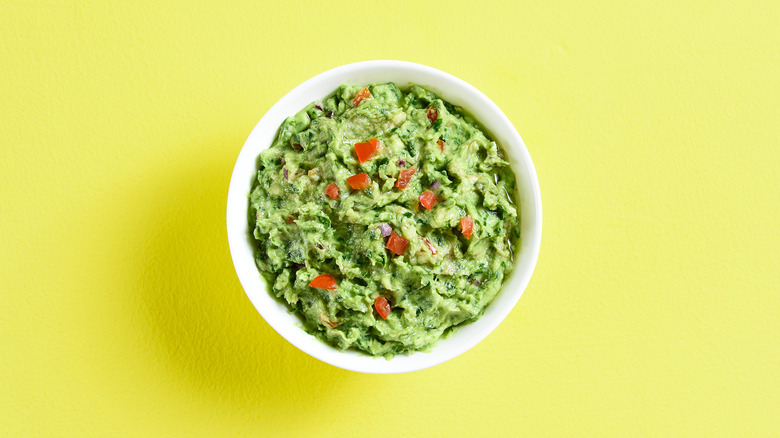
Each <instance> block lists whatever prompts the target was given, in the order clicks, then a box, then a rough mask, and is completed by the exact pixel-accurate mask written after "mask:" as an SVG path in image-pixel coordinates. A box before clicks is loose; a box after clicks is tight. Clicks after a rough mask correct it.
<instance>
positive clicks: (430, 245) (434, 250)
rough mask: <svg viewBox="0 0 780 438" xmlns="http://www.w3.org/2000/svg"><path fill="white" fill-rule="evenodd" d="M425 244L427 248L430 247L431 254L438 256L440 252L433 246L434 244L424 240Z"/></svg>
mask: <svg viewBox="0 0 780 438" xmlns="http://www.w3.org/2000/svg"><path fill="white" fill-rule="evenodd" d="M423 243H425V246H427V247H428V249H429V250H430V251H431V254H433V255H436V254H438V253H439V250H438V249H436V247H435V246H433V243H431V241H430V240H428V239H423Z"/></svg>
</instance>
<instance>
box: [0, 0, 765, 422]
mask: <svg viewBox="0 0 780 438" xmlns="http://www.w3.org/2000/svg"><path fill="white" fill-rule="evenodd" d="M535 3H536V4H532V3H530V2H529V3H528V4H519V3H517V2H515V1H506V2H457V1H449V2H383V3H382V4H376V5H373V4H370V2H366V1H354V2H337V3H333V4H325V3H321V2H311V1H305V2H278V4H276V3H273V4H272V3H269V4H262V3H259V2H250V1H247V2H232V1H231V2H222V1H206V2H191V3H188V2H181V3H177V4H168V3H165V2H148V3H141V2H94V3H93V2H82V1H62V2H57V1H48V0H32V1H15V0H11V1H8V0H6V1H3V2H2V4H1V5H0V9H1V10H2V13H0V142H1V144H2V147H1V148H0V214H1V217H0V221H1V222H0V245H1V246H0V248H2V263H1V264H0V275H1V276H0V283H1V287H2V289H1V290H0V310H2V315H0V435H2V436H166V435H178V436H216V435H229V436H233V435H242V436H263V435H265V436H283V435H282V434H284V433H287V434H290V435H309V436H339V437H341V436H369V434H371V435H376V436H382V435H384V436H411V435H419V436H458V435H469V436H498V435H503V436H634V435H643V436H713V435H722V436H761V435H763V436H769V435H775V436H777V435H778V434H780V419H778V418H779V417H778V406H780V396H779V395H778V394H780V374H779V371H778V370H780V342H779V341H780V324H779V323H778V318H779V317H780V306H779V305H778V304H779V303H780V286H778V284H779V283H780V274H779V273H778V272H779V271H780V259H779V258H778V254H779V253H780V249H779V248H780V231H779V230H778V225H780V220H779V219H778V218H780V55H779V53H780V50H779V49H780V32H779V31H778V29H779V28H780V5H779V4H778V2H769V1H767V2H757V1H747V2H718V1H712V2H711V1H693V2H678V1H662V2H657V1H652V2H650V1H648V2H609V1H597V2H573V1H564V2H561V1H549V2H535ZM366 59H401V60H408V61H415V62H420V63H423V64H428V65H431V66H434V67H437V68H439V69H442V70H444V71H446V72H449V73H452V74H454V75H456V76H458V77H460V78H462V79H464V80H466V81H467V82H470V83H471V84H473V85H474V86H476V87H477V88H479V89H480V90H482V91H483V92H484V93H485V94H487V95H488V96H489V97H491V98H492V99H493V100H494V101H495V102H496V103H497V104H498V105H499V107H501V108H502V109H503V110H504V111H505V112H506V114H507V116H508V117H509V118H510V119H511V120H512V122H513V123H514V124H515V125H516V126H517V128H518V130H519V131H520V133H521V135H522V136H523V138H524V139H525V141H526V143H527V144H528V149H529V150H530V152H531V156H532V157H533V159H534V162H535V164H536V168H537V171H538V173H539V180H540V184H541V188H542V197H543V203H544V236H543V239H542V250H541V255H540V258H539V264H538V266H537V268H536V272H535V274H534V276H533V278H532V280H531V283H530V285H529V287H528V289H527V291H526V293H525V295H524V296H523V298H522V299H521V300H520V302H519V304H518V305H517V307H516V308H515V309H514V310H513V311H512V313H511V314H510V316H509V317H508V318H507V320H506V321H505V322H504V323H503V324H502V325H501V326H500V327H499V328H498V329H497V330H496V331H495V332H494V333H493V334H492V335H491V336H490V337H488V338H487V339H486V340H485V341H484V342H482V343H481V344H480V345H478V346H477V347H475V348H474V349H472V350H471V351H469V352H468V353H466V354H464V355H462V356H461V357H459V358H456V359H454V360H452V361H450V362H448V363H445V364H443V365H440V366H437V367H434V368H432V369H428V370H425V371H421V372H416V373H411V374H405V375H393V376H371V375H363V374H357V373H352V372H347V371H343V370H340V369H336V368H333V367H331V366H329V365H326V364H324V363H321V362H318V361H317V360H315V359H312V358H310V357H308V356H307V355H305V354H304V353H302V352H300V351H298V350H296V349H295V348H294V347H292V346H291V345H289V344H288V343H287V342H286V341H284V340H283V339H282V338H281V337H280V336H278V335H277V334H276V333H275V332H274V331H273V330H272V329H271V328H269V326H268V325H267V324H266V323H265V322H264V321H263V320H262V318H261V317H260V316H259V315H258V314H257V312H256V311H255V309H254V308H253V307H252V305H251V304H250V302H249V300H248V299H247V298H246V296H245V295H244V292H243V291H242V289H241V287H240V285H239V283H238V281H237V279H236V276H235V274H234V272H233V267H232V264H231V261H230V257H229V254H228V249H227V243H226V235H225V229H224V228H225V226H224V217H225V198H226V193H227V186H228V180H229V177H230V173H231V170H232V167H233V163H234V160H235V158H236V156H237V154H238V151H239V149H240V148H241V146H242V144H243V142H244V140H245V139H246V137H247V135H248V134H249V132H250V131H251V129H252V128H253V127H254V125H255V123H256V122H257V121H258V120H259V118H260V117H261V116H262V115H263V113H264V112H265V111H266V110H267V109H268V108H269V107H270V106H271V105H272V104H273V103H274V102H275V101H276V100H277V99H279V98H280V97H281V96H282V95H284V94H285V93H286V92H287V91H289V90H290V89H292V88H293V87H295V86H296V85H298V84H299V83H300V82H302V81H304V80H305V79H307V78H309V77H311V76H314V75H315V74H317V73H320V72H322V71H324V70H327V69H329V68H331V67H335V66H338V65H341V64H345V63H349V62H354V61H359V60H366Z"/></svg>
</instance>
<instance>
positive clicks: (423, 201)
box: [420, 190, 436, 210]
mask: <svg viewBox="0 0 780 438" xmlns="http://www.w3.org/2000/svg"><path fill="white" fill-rule="evenodd" d="M435 204H436V194H435V193H433V192H432V191H430V190H426V191H424V192H422V194H421V195H420V205H422V206H423V207H425V208H427V209H428V210H430V209H431V208H433V206H434V205H435Z"/></svg>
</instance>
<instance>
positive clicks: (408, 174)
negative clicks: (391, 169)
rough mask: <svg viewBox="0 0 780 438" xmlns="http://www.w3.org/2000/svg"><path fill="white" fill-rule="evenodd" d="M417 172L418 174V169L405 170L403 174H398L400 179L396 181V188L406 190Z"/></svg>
mask: <svg viewBox="0 0 780 438" xmlns="http://www.w3.org/2000/svg"><path fill="white" fill-rule="evenodd" d="M415 172H417V168H416V167H410V168H408V169H403V170H402V171H401V172H399V173H398V179H397V180H396V181H395V186H396V187H398V188H399V189H401V190H403V189H405V188H406V186H408V185H409V181H411V180H412V175H414V174H415Z"/></svg>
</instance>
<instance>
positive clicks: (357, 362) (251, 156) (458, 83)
mask: <svg viewBox="0 0 780 438" xmlns="http://www.w3.org/2000/svg"><path fill="white" fill-rule="evenodd" d="M377 82H395V83H396V84H398V85H399V86H404V85H407V84H409V83H416V84H420V85H423V86H425V87H426V88H428V89H430V90H431V91H434V92H436V93H437V94H438V95H439V96H441V97H442V98H443V99H445V100H447V101H449V102H450V103H452V104H453V105H456V106H461V107H463V108H465V109H466V110H467V111H468V112H469V113H471V114H472V115H473V116H474V118H475V119H476V120H478V121H479V122H480V123H481V124H482V125H483V126H484V127H485V128H486V130H487V131H488V134H489V135H490V136H491V137H492V138H493V139H494V140H495V141H496V142H497V143H498V144H499V145H500V146H501V147H502V148H503V150H504V151H505V152H506V155H507V157H508V158H507V159H508V161H509V162H510V164H511V166H512V169H513V170H514V172H515V176H516V177H517V183H518V191H517V194H516V195H517V197H518V199H517V201H518V203H519V206H520V215H521V242H520V247H519V249H518V251H517V253H516V254H515V269H514V271H513V273H512V275H511V276H510V278H509V280H508V281H506V282H505V284H504V288H503V290H502V291H501V292H500V293H499V294H498V296H497V297H496V299H495V300H494V301H493V303H491V304H490V305H489V306H488V307H487V309H486V311H485V314H484V315H483V316H482V317H481V318H480V319H479V320H478V321H476V322H474V323H472V324H467V325H464V326H462V327H460V328H459V329H458V330H456V331H455V332H454V333H453V334H452V335H451V336H449V337H448V338H447V339H443V340H441V341H440V342H439V343H438V344H437V345H436V346H435V347H434V348H433V350H432V351H431V352H427V353H426V352H417V353H412V354H402V355H398V356H396V357H394V358H393V359H391V360H386V359H384V358H381V357H379V358H374V357H370V356H367V355H364V354H362V353H359V352H356V351H349V350H348V351H340V350H338V349H336V348H333V347H331V346H328V345H326V344H324V343H322V342H321V341H319V340H317V339H316V338H314V337H313V336H311V335H309V334H308V333H306V332H305V331H303V330H302V329H301V325H300V321H299V320H298V318H297V317H296V316H295V315H291V314H290V313H288V311H287V307H286V306H285V305H284V304H283V303H281V302H280V301H278V300H277V299H276V298H274V297H273V296H272V295H271V293H270V292H269V291H268V289H267V286H266V283H265V281H264V280H263V278H262V277H261V275H260V273H259V272H258V270H257V267H256V266H255V261H254V251H255V250H254V245H253V242H252V237H251V230H250V228H249V224H248V223H247V208H248V201H247V194H248V192H249V188H250V186H251V183H252V179H253V177H254V173H255V171H256V158H257V155H258V154H259V153H260V151H262V150H263V149H266V148H267V147H268V146H270V144H271V143H272V141H273V139H274V136H275V135H276V133H277V130H278V128H279V126H280V125H281V124H282V122H283V121H284V119H285V118H287V117H289V116H291V115H293V114H295V113H296V112H298V111H299V110H300V109H301V108H303V107H304V106H306V105H308V104H309V103H311V102H313V101H315V100H318V99H321V98H323V97H326V96H328V95H330V94H331V93H333V92H334V91H335V90H336V88H338V86H339V85H341V84H343V83H349V84H357V85H363V84H369V83H377ZM227 233H228V243H229V246H230V254H231V256H232V258H233V264H234V266H235V268H236V273H237V274H238V278H239V281H240V282H241V285H242V286H243V288H244V290H245V291H246V294H247V296H248V297H249V299H250V300H251V301H252V304H254V306H255V308H256V309H257V311H258V312H260V314H261V315H262V316H263V318H264V319H265V320H266V321H267V322H268V324H270V325H271V327H273V328H274V330H276V331H277V332H278V333H279V334H280V335H282V337H284V338H285V339H287V340H288V341H289V342H290V343H292V344H293V345H295V346H296V347H298V348H299V349H301V350H302V351H304V352H306V353H308V354H309V355H311V356H313V357H316V358H317V359H320V360H322V361H324V362H327V363H329V364H331V365H334V366H337V367H340V368H344V369H348V370H353V371H359V372H366V373H383V374H384V373H401V372H408V371H414V370H420V369H423V368H427V367H430V366H433V365H436V364H439V363H442V362H444V361H447V360H449V359H452V358H453V357H456V356H458V355H460V354H461V353H463V352H465V351H466V350H468V349H470V348H471V347H473V346H474V345H476V344H477V343H479V342H480V341H481V340H482V339H484V338H485V337H486V336H487V335H488V334H490V332H491V331H492V330H493V329H495V328H496V326H498V324H499V323H501V321H503V320H504V318H505V317H506V316H507V315H508V314H509V312H510V311H511V310H512V308H513V307H514V305H515V304H516V303H517V300H518V299H519V298H520V296H521V295H522V293H523V291H524V290H525V288H526V286H527V285H528V281H529V280H530V278H531V274H532V273H533V270H534V267H535V266H536V260H537V257H538V254H539V246H540V243H541V234H542V204H541V195H540V192H539V183H538V180H537V177H536V171H535V170H534V166H533V163H532V162H531V157H530V155H529V154H528V150H527V149H526V147H525V144H524V143H523V140H522V139H521V138H520V135H519V134H518V133H517V130H516V129H515V128H514V126H512V124H511V123H510V121H509V119H508V118H507V117H506V116H505V115H504V113H503V112H502V111H501V110H500V109H499V108H498V107H497V106H496V105H495V104H494V103H493V102H492V101H491V100H490V99H488V98H487V97H486V96H485V95H484V94H482V93H481V92H480V91H478V90H477V89H476V88H474V87H472V86H471V85H469V84H467V83H466V82H464V81H462V80H460V79H458V78H456V77H454V76H452V75H449V74H447V73H444V72H442V71H439V70H436V69H434V68H431V67H427V66H424V65H420V64H414V63H409V62H401V61H366V62H359V63H355V64H348V65H345V66H341V67H337V68H335V69H332V70H329V71H326V72H324V73H322V74H320V75H317V76H315V77H313V78H312V79H309V80H308V81H306V82H304V83H303V84H301V85H299V86H298V87H296V88H295V89H293V90H292V91H290V92H289V93H288V94H287V95H285V96H284V97H283V98H282V99H280V100H279V101H278V102H277V103H276V104H275V105H274V106H273V107H271V109H269V110H268V112H267V113H266V114H265V115H264V116H263V118H262V119H261V120H260V122H258V124H257V126H255V128H254V130H252V133H251V134H250V135H249V138H248V139H247V141H246V143H245V144H244V147H243V148H242V149H241V152H240V153H239V156H238V159H237V161H236V165H235V168H234V169H233V176H232V178H231V180H230V188H229V191H228V202H227Z"/></svg>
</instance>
